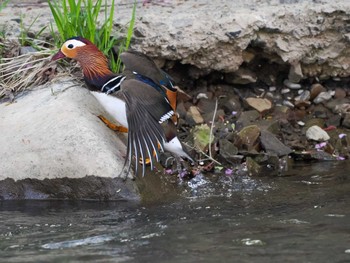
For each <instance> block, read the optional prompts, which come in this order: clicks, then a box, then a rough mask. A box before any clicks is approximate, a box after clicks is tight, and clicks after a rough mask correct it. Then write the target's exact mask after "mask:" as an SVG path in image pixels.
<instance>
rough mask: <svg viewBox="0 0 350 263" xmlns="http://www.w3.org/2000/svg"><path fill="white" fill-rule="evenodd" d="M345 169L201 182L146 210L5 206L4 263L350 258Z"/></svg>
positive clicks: (1, 215) (0, 246) (102, 205)
mask: <svg viewBox="0 0 350 263" xmlns="http://www.w3.org/2000/svg"><path fill="white" fill-rule="evenodd" d="M348 171H350V164H349V163H348V162H342V163H333V162H328V163H321V164H312V165H302V166H300V167H296V169H295V172H290V173H289V176H287V177H278V178H276V177H275V178H268V177H264V178H254V179H252V178H249V177H238V178H235V177H230V176H220V177H215V179H212V180H211V179H208V178H201V179H200V180H198V182H192V183H191V184H190V185H189V186H188V185H185V186H182V189H183V192H182V194H181V195H180V196H177V197H176V198H173V199H171V200H166V201H163V202H152V203H146V204H145V203H144V204H138V203H131V202H62V201H46V202H43V201H6V202H1V203H0V222H1V225H0V261H1V262H350V219H349V217H350V182H349V172H348ZM186 184H187V183H186Z"/></svg>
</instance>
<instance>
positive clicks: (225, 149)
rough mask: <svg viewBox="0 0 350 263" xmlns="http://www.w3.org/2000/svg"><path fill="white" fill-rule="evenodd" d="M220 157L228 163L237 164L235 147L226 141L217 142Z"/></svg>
mask: <svg viewBox="0 0 350 263" xmlns="http://www.w3.org/2000/svg"><path fill="white" fill-rule="evenodd" d="M219 146H220V155H221V156H222V157H223V158H224V159H225V160H226V161H227V162H229V163H236V162H237V153H238V149H237V147H236V146H235V145H234V144H233V143H232V142H230V141H229V140H227V139H221V140H219Z"/></svg>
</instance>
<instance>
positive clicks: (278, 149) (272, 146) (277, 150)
mask: <svg viewBox="0 0 350 263" xmlns="http://www.w3.org/2000/svg"><path fill="white" fill-rule="evenodd" d="M260 142H261V145H262V147H263V148H264V149H265V151H266V152H267V153H268V154H273V155H277V156H284V155H288V154H290V153H291V152H292V149H291V148H289V147H288V146H286V145H284V144H283V143H282V142H281V141H280V140H278V139H277V137H276V136H275V135H274V134H272V133H271V132H269V131H261V135H260Z"/></svg>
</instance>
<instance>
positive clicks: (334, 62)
mask: <svg viewBox="0 0 350 263" xmlns="http://www.w3.org/2000/svg"><path fill="white" fill-rule="evenodd" d="M152 2H153V3H156V2H159V1H150V4H148V5H145V6H142V7H141V6H139V7H138V9H137V20H136V26H135V37H134V40H133V48H135V49H137V50H139V51H142V52H144V53H147V54H148V55H150V56H152V57H158V58H162V59H166V60H172V61H179V62H180V63H182V64H189V65H192V66H195V67H196V68H199V69H202V70H203V72H208V71H209V72H210V71H221V72H225V73H234V72H236V71H237V70H238V69H239V68H240V67H241V66H242V64H243V63H244V62H245V63H252V62H254V60H256V63H255V64H256V66H259V64H264V62H265V63H277V64H283V65H285V66H286V67H288V68H289V71H290V72H289V78H290V80H291V81H293V82H298V81H299V80H300V79H302V78H305V77H310V76H318V77H321V78H322V77H324V78H327V77H334V76H339V77H342V76H349V75H350V56H349V54H350V45H349V43H350V30H349V27H348V21H349V18H350V1H348V0H335V1H312V0H302V1H296V0H291V1H287V0H286V1H277V0H265V1H260V0H247V1H232V0H218V1H206V0H198V1H160V2H162V3H163V5H161V4H160V3H158V4H157V5H155V4H152ZM129 3H130V2H129ZM131 7H132V6H131V5H130V4H129V5H127V4H125V5H121V6H120V8H119V9H118V10H119V13H118V17H117V19H119V20H118V21H119V22H120V23H121V24H125V23H126V21H127V20H128V19H129V18H130V9H131ZM260 66H261V65H260ZM270 70H271V67H270ZM287 70H288V69H287ZM260 71H263V69H261V68H260ZM264 74H266V72H265V73H264Z"/></svg>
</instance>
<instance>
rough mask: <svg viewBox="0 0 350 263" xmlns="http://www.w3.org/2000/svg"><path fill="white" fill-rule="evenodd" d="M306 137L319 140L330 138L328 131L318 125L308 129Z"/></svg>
mask: <svg viewBox="0 0 350 263" xmlns="http://www.w3.org/2000/svg"><path fill="white" fill-rule="evenodd" d="M306 138H308V139H309V140H314V141H318V142H321V141H328V140H329V139H330V137H329V135H328V133H327V132H326V131H324V130H323V129H322V128H321V127H320V126H317V125H314V126H311V127H310V128H309V129H307V131H306Z"/></svg>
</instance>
